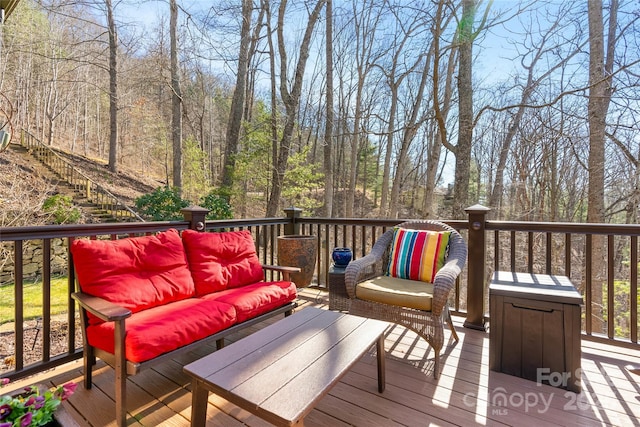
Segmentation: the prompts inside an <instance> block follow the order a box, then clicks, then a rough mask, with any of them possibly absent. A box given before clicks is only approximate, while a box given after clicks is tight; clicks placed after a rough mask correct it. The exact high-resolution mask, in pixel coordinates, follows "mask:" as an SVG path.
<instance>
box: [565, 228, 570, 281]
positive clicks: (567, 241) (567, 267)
mask: <svg viewBox="0 0 640 427" xmlns="http://www.w3.org/2000/svg"><path fill="white" fill-rule="evenodd" d="M564 275H565V276H567V277H571V233H565V235H564Z"/></svg>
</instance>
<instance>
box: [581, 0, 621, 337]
mask: <svg viewBox="0 0 640 427" xmlns="http://www.w3.org/2000/svg"><path fill="white" fill-rule="evenodd" d="M617 4H618V3H617V0H612V1H611V10H610V17H609V31H610V32H609V36H608V40H609V45H608V52H607V63H606V64H605V56H604V23H603V16H602V0H591V1H589V2H588V16H589V52H590V53H589V105H588V117H589V190H588V208H587V222H593V223H602V222H605V215H604V210H605V206H604V165H605V147H604V142H605V130H606V124H607V121H606V118H607V111H608V110H609V102H610V100H611V71H612V68H613V51H614V46H615V26H616V22H617V7H618V6H617ZM605 248H606V245H605V240H604V236H598V235H596V236H593V252H592V254H591V260H590V262H591V267H592V278H591V280H592V282H591V283H592V288H591V295H592V301H591V307H592V310H593V311H592V317H591V319H587V322H589V321H591V327H592V328H593V329H592V331H593V332H594V333H601V332H604V330H603V329H604V318H603V316H604V314H603V303H602V300H603V299H602V289H603V285H604V282H605V280H606V277H607V274H606V253H605ZM587 262H589V260H587ZM609 297H610V298H611V297H613V296H612V295H610V296H609ZM587 331H589V329H588V328H587Z"/></svg>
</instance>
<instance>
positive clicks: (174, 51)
mask: <svg viewBox="0 0 640 427" xmlns="http://www.w3.org/2000/svg"><path fill="white" fill-rule="evenodd" d="M169 4H170V7H171V19H170V24H169V32H170V33H171V48H170V49H171V89H172V96H171V142H172V146H173V186H174V187H175V188H176V190H177V192H178V194H181V193H182V92H181V90H180V77H179V74H178V72H179V71H178V34H177V25H178V5H177V4H176V0H170V2H169Z"/></svg>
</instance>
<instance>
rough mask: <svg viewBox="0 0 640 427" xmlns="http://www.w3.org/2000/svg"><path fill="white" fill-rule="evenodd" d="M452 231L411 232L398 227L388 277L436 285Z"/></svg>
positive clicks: (394, 235)
mask: <svg viewBox="0 0 640 427" xmlns="http://www.w3.org/2000/svg"><path fill="white" fill-rule="evenodd" d="M450 237H451V232H450V231H428V230H409V229H406V228H399V227H396V228H395V229H394V233H393V241H392V243H391V253H390V255H389V266H388V268H387V276H391V277H398V278H401V279H409V280H419V281H421V282H429V283H433V279H434V278H435V276H436V273H437V272H438V270H439V269H441V268H442V266H443V265H444V262H445V257H446V253H447V247H448V245H449V239H450Z"/></svg>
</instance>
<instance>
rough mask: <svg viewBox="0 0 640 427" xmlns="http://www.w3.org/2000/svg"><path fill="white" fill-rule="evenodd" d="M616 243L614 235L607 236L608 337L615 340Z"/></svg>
mask: <svg viewBox="0 0 640 427" xmlns="http://www.w3.org/2000/svg"><path fill="white" fill-rule="evenodd" d="M614 251H615V249H614V241H613V235H611V234H609V235H608V236H607V336H608V337H609V338H613V336H614V335H615V327H616V325H615V318H616V316H615V315H616V313H615V310H614V304H613V303H614V302H615V299H616V298H615V292H614V289H613V283H614V274H615V267H614V265H613V260H614Z"/></svg>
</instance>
